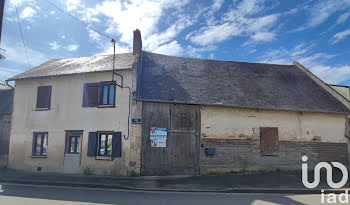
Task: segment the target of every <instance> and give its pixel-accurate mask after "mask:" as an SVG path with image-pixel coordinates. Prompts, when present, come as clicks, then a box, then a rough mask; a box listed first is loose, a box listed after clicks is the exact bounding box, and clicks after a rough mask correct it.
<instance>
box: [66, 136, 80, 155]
mask: <svg viewBox="0 0 350 205" xmlns="http://www.w3.org/2000/svg"><path fill="white" fill-rule="evenodd" d="M72 138H75V142H74V152H71V151H70V150H71V148H72V147H71V146H72V141H71V139H72ZM78 142H79V143H78ZM78 145H79V146H78ZM68 154H80V135H70V136H68Z"/></svg>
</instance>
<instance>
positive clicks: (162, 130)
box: [150, 127, 168, 147]
mask: <svg viewBox="0 0 350 205" xmlns="http://www.w3.org/2000/svg"><path fill="white" fill-rule="evenodd" d="M150 138H151V147H166V140H167V138H168V129H167V128H166V127H151V129H150Z"/></svg>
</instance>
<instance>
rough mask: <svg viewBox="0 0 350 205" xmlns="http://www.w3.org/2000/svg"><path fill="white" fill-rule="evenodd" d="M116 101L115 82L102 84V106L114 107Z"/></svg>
mask: <svg viewBox="0 0 350 205" xmlns="http://www.w3.org/2000/svg"><path fill="white" fill-rule="evenodd" d="M114 100H115V82H108V83H101V90H100V105H102V106H103V105H113V106H114Z"/></svg>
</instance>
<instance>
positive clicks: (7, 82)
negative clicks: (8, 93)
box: [5, 80, 14, 89]
mask: <svg viewBox="0 0 350 205" xmlns="http://www.w3.org/2000/svg"><path fill="white" fill-rule="evenodd" d="M5 82H6V85H7V86H9V87H10V88H11V89H14V87H13V86H11V85H10V84H9V80H5Z"/></svg>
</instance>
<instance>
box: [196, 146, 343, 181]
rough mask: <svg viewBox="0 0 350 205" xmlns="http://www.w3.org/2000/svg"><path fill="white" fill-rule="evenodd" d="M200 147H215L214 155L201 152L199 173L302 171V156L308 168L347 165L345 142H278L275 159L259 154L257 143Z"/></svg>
mask: <svg viewBox="0 0 350 205" xmlns="http://www.w3.org/2000/svg"><path fill="white" fill-rule="evenodd" d="M201 143H202V144H203V148H215V149H216V153H215V155H214V156H212V157H211V156H208V157H207V156H206V155H205V151H204V149H202V150H201V153H200V167H201V174H207V173H210V172H230V171H237V170H247V171H255V170H260V169H264V170H270V169H282V170H294V169H301V163H302V161H301V157H302V156H304V155H306V156H307V157H308V159H309V160H308V164H309V165H310V166H309V167H310V168H312V167H314V165H315V164H316V163H318V162H321V161H325V162H330V161H337V162H341V163H343V164H344V165H349V162H348V158H347V156H348V153H347V152H348V151H347V150H348V149H347V144H346V143H327V142H296V141H280V142H279V150H278V152H277V154H276V155H274V156H262V155H261V154H260V140H240V139H202V140H201Z"/></svg>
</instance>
